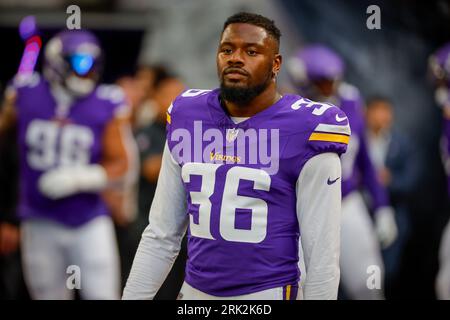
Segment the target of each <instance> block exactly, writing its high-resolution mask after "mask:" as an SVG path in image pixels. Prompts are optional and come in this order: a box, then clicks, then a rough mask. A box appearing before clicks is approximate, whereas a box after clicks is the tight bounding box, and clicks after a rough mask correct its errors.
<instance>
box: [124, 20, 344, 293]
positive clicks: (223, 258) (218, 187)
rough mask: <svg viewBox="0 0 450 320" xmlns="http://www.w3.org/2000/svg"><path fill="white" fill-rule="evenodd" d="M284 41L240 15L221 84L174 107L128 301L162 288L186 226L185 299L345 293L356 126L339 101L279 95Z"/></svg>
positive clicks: (229, 24)
mask: <svg viewBox="0 0 450 320" xmlns="http://www.w3.org/2000/svg"><path fill="white" fill-rule="evenodd" d="M279 45H280V31H279V29H278V28H277V27H276V26H275V24H274V22H273V21H271V20H269V19H268V18H266V17H263V16H260V15H256V14H251V13H238V14H235V15H233V16H231V17H229V18H228V19H227V21H226V22H225V24H224V27H223V31H222V34H221V38H220V43H219V47H218V51H217V71H218V76H219V80H220V88H218V89H215V90H199V89H191V90H187V91H185V92H183V93H182V94H181V95H180V96H178V97H177V98H176V99H175V100H174V101H173V103H172V105H171V106H170V108H169V109H168V113H167V141H166V145H165V150H164V153H163V159H162V168H161V172H160V175H159V180H158V185H157V189H156V193H155V197H154V200H153V203H152V206H151V209H150V217H149V222H150V223H149V225H148V227H147V228H146V230H145V231H144V232H143V235H142V240H141V243H140V245H139V248H138V250H137V253H136V256H135V259H134V264H133V267H132V270H131V272H130V276H129V278H128V282H127V285H126V287H125V290H124V293H123V299H151V298H153V297H154V295H155V293H156V292H157V291H158V289H159V287H160V286H161V284H162V283H163V281H164V279H165V277H166V276H167V274H168V273H169V270H170V268H171V266H172V264H173V262H174V260H175V258H176V256H177V255H178V252H179V249H180V242H181V240H182V238H183V235H184V233H185V232H186V230H187V232H188V235H187V238H188V244H187V246H188V260H187V265H186V277H185V282H184V284H183V286H182V288H181V291H180V294H179V299H288V300H289V299H297V298H299V299H300V298H304V299H336V297H337V288H338V283H339V275H340V271H339V244H340V233H339V230H340V207H341V184H340V183H341V165H340V160H339V155H340V154H342V153H344V152H345V150H346V147H347V143H348V140H349V136H350V128H349V124H348V120H347V117H346V116H345V114H344V112H342V111H341V110H340V109H339V108H337V107H335V106H333V105H331V104H320V103H316V102H313V101H311V100H308V99H305V98H302V97H300V96H298V95H289V94H287V95H283V96H282V95H281V94H280V93H279V92H278V90H277V85H276V78H277V74H278V73H279V71H280V68H281V64H282V57H281V55H280V54H279ZM300 234H301V235H302V238H301V239H302V240H301V243H299V235H300ZM299 244H300V245H301V246H302V250H301V251H303V252H304V257H303V258H304V261H305V266H306V272H307V274H308V277H307V278H306V281H305V283H304V290H303V291H302V290H299V286H298V283H299V277H300V276H301V272H304V271H305V270H301V272H300V270H299V268H298V260H299ZM302 295H303V296H302Z"/></svg>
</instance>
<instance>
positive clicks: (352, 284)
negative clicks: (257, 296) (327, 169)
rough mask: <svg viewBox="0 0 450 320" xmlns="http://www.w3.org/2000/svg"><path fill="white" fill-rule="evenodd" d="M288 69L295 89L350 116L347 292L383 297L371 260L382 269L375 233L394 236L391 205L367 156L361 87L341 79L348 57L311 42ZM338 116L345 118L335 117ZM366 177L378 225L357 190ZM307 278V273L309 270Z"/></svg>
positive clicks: (345, 189) (345, 186)
mask: <svg viewBox="0 0 450 320" xmlns="http://www.w3.org/2000/svg"><path fill="white" fill-rule="evenodd" d="M288 67H289V70H288V71H289V73H290V75H291V77H292V79H293V80H294V85H295V86H296V88H297V90H298V91H299V92H300V93H302V94H304V95H305V96H306V97H308V98H310V99H314V100H317V101H321V102H322V101H323V102H329V103H333V104H335V105H337V106H338V107H339V108H340V109H341V110H342V111H344V112H345V114H346V115H347V116H348V119H349V121H350V128H351V130H352V136H351V138H350V142H349V144H348V149H347V152H346V153H345V154H344V155H342V158H341V160H342V197H343V200H342V230H341V258H340V265H341V274H342V283H343V286H344V288H345V290H346V293H347V294H348V295H349V296H350V298H352V299H381V298H383V293H382V290H377V289H375V290H370V289H369V288H368V287H367V279H368V277H369V275H370V273H368V267H369V266H377V267H379V270H381V272H382V271H383V262H382V258H381V254H380V247H379V244H378V241H377V234H378V236H379V238H380V240H381V244H382V246H385V247H386V246H389V244H390V243H392V241H394V239H395V237H396V226H395V221H394V214H393V211H392V209H391V208H390V207H389V206H388V199H387V195H386V193H385V190H384V189H383V188H382V187H381V185H380V183H379V181H378V180H377V176H376V173H375V170H374V168H373V165H372V163H371V161H370V159H369V155H368V152H367V146H366V141H365V138H364V120H363V115H362V112H363V110H362V101H361V97H360V95H359V92H358V90H357V89H356V88H355V87H353V86H351V85H349V84H346V83H343V82H341V79H342V76H343V73H344V63H343V61H342V60H341V58H340V57H339V56H338V55H337V54H336V53H335V52H333V51H332V50H331V49H329V48H327V47H325V46H322V45H311V46H307V47H305V48H303V49H301V50H300V51H299V52H298V53H297V54H296V55H295V56H294V57H293V58H292V59H291V60H290V61H289V66H288ZM336 121H337V122H338V123H339V122H340V121H344V120H343V119H342V120H341V118H339V117H337V118H336ZM360 182H363V184H364V186H365V187H366V188H367V190H368V191H369V193H370V195H371V200H372V209H373V211H374V218H375V229H374V228H373V225H372V222H371V220H370V215H369V213H368V211H367V208H366V205H365V204H364V201H363V197H362V195H361V193H360V192H359V187H360ZM306 279H308V275H307V276H306Z"/></svg>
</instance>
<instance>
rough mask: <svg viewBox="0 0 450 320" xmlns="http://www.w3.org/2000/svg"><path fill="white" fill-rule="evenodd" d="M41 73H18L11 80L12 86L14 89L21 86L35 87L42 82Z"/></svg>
mask: <svg viewBox="0 0 450 320" xmlns="http://www.w3.org/2000/svg"><path fill="white" fill-rule="evenodd" d="M41 81H42V79H41V75H40V74H39V73H37V72H33V73H29V74H20V73H18V74H16V75H15V76H14V78H13V79H12V81H11V82H10V86H11V87H13V88H14V89H21V88H34V87H36V86H38V85H39V83H41Z"/></svg>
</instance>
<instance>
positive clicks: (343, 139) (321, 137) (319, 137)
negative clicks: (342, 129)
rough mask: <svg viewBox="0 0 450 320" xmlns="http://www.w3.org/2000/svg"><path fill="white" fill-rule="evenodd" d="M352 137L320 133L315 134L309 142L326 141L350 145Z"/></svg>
mask: <svg viewBox="0 0 450 320" xmlns="http://www.w3.org/2000/svg"><path fill="white" fill-rule="evenodd" d="M349 140H350V136H346V135H343V134H334V133H318V132H313V133H312V134H311V136H310V137H309V141H326V142H340V143H345V144H348V142H349Z"/></svg>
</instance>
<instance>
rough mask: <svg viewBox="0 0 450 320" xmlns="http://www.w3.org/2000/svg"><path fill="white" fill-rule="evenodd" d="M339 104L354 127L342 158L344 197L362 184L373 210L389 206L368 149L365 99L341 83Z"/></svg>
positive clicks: (349, 86)
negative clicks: (362, 99)
mask: <svg viewBox="0 0 450 320" xmlns="http://www.w3.org/2000/svg"><path fill="white" fill-rule="evenodd" d="M337 105H338V106H339V107H340V109H341V110H343V111H344V112H345V114H346V115H347V116H348V119H349V121H350V128H351V130H352V136H351V138H350V142H349V144H348V149H347V152H346V153H345V154H344V155H343V156H342V158H341V159H342V196H343V197H345V196H347V195H348V194H349V193H351V192H352V191H354V190H356V189H358V188H359V187H360V186H361V184H362V185H363V186H364V187H365V188H366V189H367V190H368V191H369V193H370V196H371V200H372V206H371V207H372V209H373V210H376V209H378V208H379V207H382V206H386V205H388V197H387V194H386V191H385V189H384V188H383V187H382V186H381V184H380V182H379V180H378V177H377V174H376V171H375V168H374V166H373V164H372V161H371V160H370V157H369V153H368V150H367V141H366V138H365V123H364V117H363V114H362V101H361V97H360V94H359V92H358V89H356V88H355V87H353V86H351V85H349V84H345V83H344V84H341V85H340V87H339V90H338V103H337Z"/></svg>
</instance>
